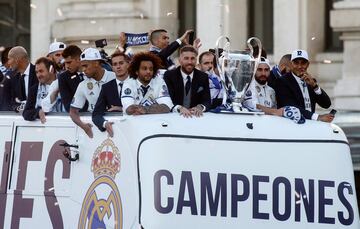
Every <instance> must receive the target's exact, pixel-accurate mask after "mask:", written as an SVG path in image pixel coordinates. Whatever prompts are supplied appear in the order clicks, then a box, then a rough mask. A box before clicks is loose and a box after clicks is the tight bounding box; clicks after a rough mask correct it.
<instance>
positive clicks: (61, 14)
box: [56, 8, 63, 17]
mask: <svg viewBox="0 0 360 229" xmlns="http://www.w3.org/2000/svg"><path fill="white" fill-rule="evenodd" d="M56 12H57V14H58V15H59V17H62V16H63V12H62V10H61V9H60V8H57V9H56Z"/></svg>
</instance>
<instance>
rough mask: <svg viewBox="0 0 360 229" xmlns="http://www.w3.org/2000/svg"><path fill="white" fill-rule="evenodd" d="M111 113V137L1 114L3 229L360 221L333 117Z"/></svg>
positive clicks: (61, 119) (309, 226) (316, 226)
mask: <svg viewBox="0 0 360 229" xmlns="http://www.w3.org/2000/svg"><path fill="white" fill-rule="evenodd" d="M83 118H84V120H87V121H89V122H90V120H91V117H86V116H85V117H83ZM109 119H110V120H112V121H114V122H115V124H114V137H113V138H109V137H108V136H107V134H106V132H100V131H98V130H97V129H96V127H93V132H94V138H92V139H90V138H88V137H87V135H85V133H84V132H83V131H82V130H81V129H79V128H77V127H76V126H75V125H74V124H73V123H72V121H71V120H70V118H69V117H67V116H48V117H47V122H46V124H41V123H40V122H27V121H24V120H23V119H22V117H20V116H13V115H2V116H1V119H0V148H1V149H3V150H2V151H1V152H2V153H1V154H0V172H1V173H0V174H1V176H0V179H1V183H0V185H1V186H0V228H79V229H82V228H119V229H138V228H141V227H143V228H145V229H165V228H166V229H168V228H179V229H183V228H192V229H194V228H195V229H197V228H199V229H203V228H212V229H218V228H221V229H230V228H252V229H260V228H261V229H262V228H273V229H285V228H286V229H287V228H292V229H300V228H302V229H303V228H306V229H325V228H326V229H330V228H333V229H341V228H346V229H358V228H360V222H359V213H358V207H357V200H356V191H355V185H354V175H353V167H352V162H351V155H350V151H349V145H348V142H347V139H346V137H345V135H344V133H343V131H342V130H341V129H340V128H339V127H338V126H336V125H334V124H329V123H322V122H316V121H311V120H307V122H306V123H305V124H302V125H299V124H295V123H294V122H293V121H291V120H288V119H284V118H280V117H274V116H268V115H255V114H254V115H243V114H240V115H239V114H212V113H206V114H205V115H204V116H203V117H201V118H190V119H185V118H183V117H180V116H179V115H178V114H163V115H144V116H137V117H133V116H109ZM67 145H71V146H67ZM64 152H70V154H71V155H70V156H69V158H72V159H73V160H74V161H70V160H69V159H68V158H66V157H65V156H64ZM76 155H78V158H77V157H76Z"/></svg>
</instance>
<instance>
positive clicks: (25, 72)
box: [8, 46, 38, 111]
mask: <svg viewBox="0 0 360 229" xmlns="http://www.w3.org/2000/svg"><path fill="white" fill-rule="evenodd" d="M8 58H9V60H8V64H9V66H10V68H11V69H12V70H13V71H14V72H15V74H14V76H13V77H12V79H11V100H12V101H11V103H12V108H13V109H14V110H15V111H20V110H21V108H23V106H22V105H24V104H25V102H26V99H27V97H28V92H29V88H31V87H32V86H33V85H36V84H38V79H37V77H36V73H35V66H34V65H33V64H31V63H30V59H29V55H28V53H27V51H26V49H25V48H24V47H21V46H15V47H13V48H12V49H11V50H10V51H9V54H8Z"/></svg>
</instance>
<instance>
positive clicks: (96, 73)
mask: <svg viewBox="0 0 360 229" xmlns="http://www.w3.org/2000/svg"><path fill="white" fill-rule="evenodd" d="M80 60H81V66H82V69H83V71H84V73H85V75H86V77H85V79H84V80H83V81H81V83H80V84H79V86H78V87H77V89H76V92H75V95H74V98H73V100H72V102H71V106H70V117H71V120H72V121H73V122H74V123H75V124H76V125H78V126H79V127H80V128H81V129H83V130H84V132H85V133H86V134H87V135H88V136H89V137H90V138H92V137H93V132H92V125H91V124H90V123H84V122H83V121H82V120H81V119H80V114H79V111H80V109H81V108H83V107H84V105H85V103H86V102H88V104H89V106H88V111H89V112H93V110H94V107H95V104H96V101H97V99H98V97H99V93H100V90H101V87H102V85H103V84H105V83H107V82H109V81H111V80H113V79H115V74H114V72H109V71H106V70H105V69H103V68H102V66H101V64H102V61H103V60H102V58H101V55H100V52H99V50H97V49H95V48H87V49H85V50H84V52H83V53H82V54H81V55H80Z"/></svg>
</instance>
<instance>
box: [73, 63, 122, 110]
mask: <svg viewBox="0 0 360 229" xmlns="http://www.w3.org/2000/svg"><path fill="white" fill-rule="evenodd" d="M115 78H116V77H115V73H114V72H109V71H106V70H105V72H104V75H103V77H102V78H101V80H100V81H96V80H94V79H93V78H89V77H84V80H83V81H81V83H80V84H79V85H78V87H77V89H76V92H75V95H74V98H73V100H72V102H71V107H74V108H78V109H81V108H83V106H84V105H85V103H86V101H88V103H89V106H88V111H89V112H92V111H93V110H94V107H95V104H96V101H97V99H98V97H99V94H100V90H101V86H102V85H103V84H105V83H107V82H109V81H111V80H113V79H115Z"/></svg>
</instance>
